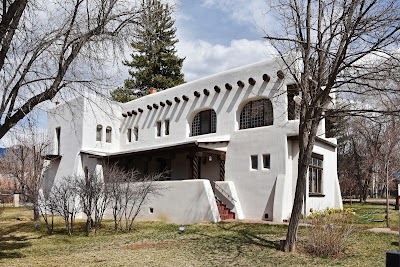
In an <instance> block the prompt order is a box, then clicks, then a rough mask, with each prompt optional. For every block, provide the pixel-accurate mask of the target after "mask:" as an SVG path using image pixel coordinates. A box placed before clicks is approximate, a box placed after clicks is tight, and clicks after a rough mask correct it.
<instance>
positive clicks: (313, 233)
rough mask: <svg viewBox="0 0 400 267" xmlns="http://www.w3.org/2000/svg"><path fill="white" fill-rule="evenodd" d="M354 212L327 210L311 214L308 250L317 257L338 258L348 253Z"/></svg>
mask: <svg viewBox="0 0 400 267" xmlns="http://www.w3.org/2000/svg"><path fill="white" fill-rule="evenodd" d="M351 216H352V211H349V210H346V211H342V210H335V209H325V210H322V211H316V212H313V211H312V213H311V215H310V216H309V218H310V219H311V224H312V225H313V227H310V229H309V234H308V237H309V239H308V241H307V246H306V248H307V250H308V251H309V252H310V253H311V254H313V255H316V256H323V257H337V256H340V254H342V253H343V252H345V251H346V249H347V248H348V246H349V244H350V239H351V237H352V233H353V229H354V228H353V225H352V224H351Z"/></svg>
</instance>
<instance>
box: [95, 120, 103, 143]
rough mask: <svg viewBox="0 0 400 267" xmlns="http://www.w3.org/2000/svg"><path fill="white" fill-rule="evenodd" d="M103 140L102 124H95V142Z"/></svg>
mask: <svg viewBox="0 0 400 267" xmlns="http://www.w3.org/2000/svg"><path fill="white" fill-rule="evenodd" d="M102 140H103V125H101V124H97V126H96V142H101V141H102Z"/></svg>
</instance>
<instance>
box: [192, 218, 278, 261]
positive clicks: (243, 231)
mask: <svg viewBox="0 0 400 267" xmlns="http://www.w3.org/2000/svg"><path fill="white" fill-rule="evenodd" d="M217 227H218V228H219V229H220V230H219V231H217V232H216V234H215V235H213V234H211V233H204V232H201V233H196V234H198V235H200V236H202V238H205V239H206V240H208V241H210V244H212V246H213V249H212V250H214V251H220V252H223V253H220V256H221V255H222V257H225V260H227V261H231V262H232V263H234V262H235V261H236V260H237V259H238V258H240V257H241V256H242V255H244V254H246V253H248V252H249V249H250V250H254V251H257V249H254V246H255V247H259V248H267V249H273V250H279V248H280V244H279V241H273V240H268V239H266V238H264V237H262V236H260V235H258V234H255V233H253V232H252V231H251V230H249V229H247V228H243V227H240V226H239V225H238V224H234V225H232V224H227V225H225V224H220V223H219V224H217ZM198 241H199V240H198ZM251 247H253V248H251Z"/></svg>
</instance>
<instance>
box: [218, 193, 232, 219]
mask: <svg viewBox="0 0 400 267" xmlns="http://www.w3.org/2000/svg"><path fill="white" fill-rule="evenodd" d="M215 201H216V202H217V207H218V211H219V216H220V218H221V221H224V220H229V219H235V215H236V214H235V213H234V212H232V211H231V210H230V209H229V208H228V207H226V205H225V204H224V203H222V201H221V200H219V199H218V198H215Z"/></svg>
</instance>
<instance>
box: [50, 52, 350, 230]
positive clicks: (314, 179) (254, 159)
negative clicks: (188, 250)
mask: <svg viewBox="0 0 400 267" xmlns="http://www.w3.org/2000/svg"><path fill="white" fill-rule="evenodd" d="M278 76H280V77H278ZM293 84H294V81H293V79H292V78H291V76H290V75H289V72H288V71H287V70H286V67H285V65H284V64H283V62H282V61H281V60H280V59H274V60H268V61H263V62H260V63H256V64H252V65H248V66H244V67H240V68H236V69H233V70H229V71H225V72H222V73H219V74H215V75H212V76H209V77H206V78H203V79H200V80H197V81H193V82H189V83H186V84H183V85H180V86H177V87H174V88H171V89H168V90H164V91H160V92H156V93H153V94H150V95H147V96H145V97H142V98H139V99H137V100H133V101H130V102H128V103H124V104H120V103H110V102H109V101H105V100H102V99H101V98H97V97H95V96H91V95H87V96H86V97H80V98H77V99H74V100H72V101H70V102H68V103H63V104H60V105H58V106H56V107H54V108H53V109H51V110H50V111H49V123H48V127H49V131H50V133H52V135H53V136H54V140H53V141H54V146H53V148H54V149H53V151H51V152H49V153H48V155H47V158H48V159H49V169H48V170H47V172H46V177H47V186H51V185H52V184H53V183H56V182H57V181H60V180H61V179H63V177H64V176H66V175H72V174H82V175H83V174H84V170H85V168H88V169H90V170H93V169H95V168H101V165H102V164H103V162H104V160H107V161H110V160H111V161H113V162H116V161H118V162H119V163H120V164H123V165H124V166H128V167H130V168H137V169H139V170H140V171H141V172H142V173H150V172H159V171H162V170H165V169H168V170H170V171H171V172H170V178H168V179H167V181H160V182H157V183H159V184H160V185H162V186H164V187H165V188H167V190H164V191H163V195H162V196H159V197H155V198H152V199H151V200H150V201H149V202H148V203H147V204H146V206H145V207H144V208H143V209H142V211H141V214H140V219H142V220H164V221H169V222H175V223H196V222H201V221H211V222H216V221H219V220H220V219H224V218H228V217H235V218H236V219H263V220H273V221H283V220H286V219H288V218H289V217H290V212H291V208H292V204H293V199H294V192H295V187H296V177H297V164H298V154H299V151H298V141H297V140H298V139H297V136H298V125H299V120H298V119H296V117H297V114H296V104H295V102H294V101H293V96H294V95H296V94H297V91H296V88H295V87H294V86H293ZM313 152H314V153H313V160H312V163H313V164H312V165H310V168H309V172H310V176H309V177H310V178H309V181H308V186H307V193H306V202H305V205H306V206H305V209H304V210H307V211H309V210H310V208H313V209H315V210H318V209H323V208H326V207H333V208H341V207H342V199H341V194H340V188H339V183H338V178H337V160H336V139H333V138H326V137H325V124H324V121H323V120H322V121H321V123H320V128H319V131H318V137H317V141H316V144H315V147H314V149H313ZM216 198H217V199H218V200H219V201H221V202H222V203H223V204H224V205H226V206H227V207H228V208H229V209H230V210H231V212H232V213H229V214H230V215H229V216H225V215H224V216H222V215H221V216H220V214H219V211H218V208H217V203H216Z"/></svg>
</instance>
